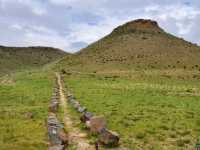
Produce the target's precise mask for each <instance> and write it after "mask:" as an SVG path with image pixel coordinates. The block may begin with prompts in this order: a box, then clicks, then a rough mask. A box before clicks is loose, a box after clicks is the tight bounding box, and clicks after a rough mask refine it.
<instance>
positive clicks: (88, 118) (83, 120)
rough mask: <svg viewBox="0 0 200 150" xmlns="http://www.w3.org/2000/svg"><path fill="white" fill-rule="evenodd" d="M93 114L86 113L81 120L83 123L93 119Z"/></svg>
mask: <svg viewBox="0 0 200 150" xmlns="http://www.w3.org/2000/svg"><path fill="white" fill-rule="evenodd" d="M92 116H93V114H92V113H91V112H88V111H87V112H84V113H83V114H82V116H81V118H80V120H81V121H82V122H86V121H89V120H90V119H91V118H92Z"/></svg>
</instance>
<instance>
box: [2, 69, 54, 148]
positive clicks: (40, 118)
mask: <svg viewBox="0 0 200 150" xmlns="http://www.w3.org/2000/svg"><path fill="white" fill-rule="evenodd" d="M52 81H53V78H52V76H50V75H49V73H44V72H26V73H19V74H15V75H14V74H13V75H12V76H6V77H2V78H0V149H1V150H27V149H28V150H40V149H41V150H43V149H46V148H47V135H46V125H45V120H46V118H47V112H48V104H49V101H50V96H51V94H52V86H53V83H54V82H52ZM28 114H31V115H33V118H30V117H28V116H27V115H28Z"/></svg>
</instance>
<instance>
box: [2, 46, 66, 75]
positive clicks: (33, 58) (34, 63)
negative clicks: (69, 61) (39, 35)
mask: <svg viewBox="0 0 200 150" xmlns="http://www.w3.org/2000/svg"><path fill="white" fill-rule="evenodd" d="M65 55H66V53H65V52H64V51H61V50H59V49H55V48H50V47H21V48H20V47H4V46H0V75H1V74H6V73H10V72H15V71H18V70H23V69H30V68H36V67H41V66H43V65H45V64H48V63H50V62H53V61H55V60H58V59H60V58H61V57H63V56H65Z"/></svg>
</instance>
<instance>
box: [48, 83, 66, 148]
mask: <svg viewBox="0 0 200 150" xmlns="http://www.w3.org/2000/svg"><path fill="white" fill-rule="evenodd" d="M58 107H59V86H58V84H57V82H56V86H55V87H54V89H53V94H52V98H51V101H50V105H49V115H48V118H47V129H48V138H49V150H66V149H67V146H68V137H67V134H66V133H65V131H64V126H63V124H61V123H60V122H59V120H58V119H57V117H56V113H57V112H58Z"/></svg>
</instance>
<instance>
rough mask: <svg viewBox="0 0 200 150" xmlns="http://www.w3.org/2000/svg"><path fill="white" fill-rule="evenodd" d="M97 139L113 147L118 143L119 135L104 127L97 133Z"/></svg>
mask: <svg viewBox="0 0 200 150" xmlns="http://www.w3.org/2000/svg"><path fill="white" fill-rule="evenodd" d="M99 141H100V142H101V143H102V144H104V145H106V146H109V147H115V146H118V144H119V135H118V134H117V133H115V132H113V131H110V130H108V129H106V128H104V129H102V130H101V131H100V133H99Z"/></svg>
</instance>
